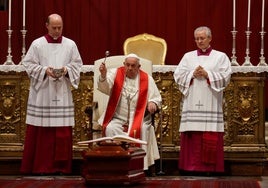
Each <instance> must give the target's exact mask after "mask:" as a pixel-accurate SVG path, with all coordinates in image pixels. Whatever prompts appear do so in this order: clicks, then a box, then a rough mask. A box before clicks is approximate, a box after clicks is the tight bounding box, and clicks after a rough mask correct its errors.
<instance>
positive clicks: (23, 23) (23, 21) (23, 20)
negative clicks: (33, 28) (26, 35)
mask: <svg viewBox="0 0 268 188" xmlns="http://www.w3.org/2000/svg"><path fill="white" fill-rule="evenodd" d="M25 1H26V0H23V12H22V14H23V19H22V26H23V28H25Z"/></svg>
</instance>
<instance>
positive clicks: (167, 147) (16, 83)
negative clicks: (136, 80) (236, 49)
mask: <svg viewBox="0 0 268 188" xmlns="http://www.w3.org/2000/svg"><path fill="white" fill-rule="evenodd" d="M93 74H94V73H93V72H86V73H81V82H80V85H79V88H78V89H73V90H72V92H73V94H74V103H75V122H76V124H75V127H74V129H73V135H74V137H73V142H74V148H75V150H76V151H78V150H81V148H82V147H81V146H79V145H77V144H76V143H77V142H78V141H81V140H87V139H90V138H92V130H91V126H92V124H91V119H90V118H91V117H90V116H89V115H88V113H87V110H88V109H89V108H88V107H90V106H92V105H93V101H92V100H93ZM153 78H154V80H155V82H156V84H157V87H158V89H159V91H160V93H161V96H162V99H163V102H162V109H161V110H162V116H160V115H159V114H157V115H156V127H157V129H156V135H157V139H158V143H159V144H160V128H161V127H162V142H161V146H163V148H164V149H163V151H164V152H173V153H176V152H178V150H179V149H178V148H179V145H180V134H179V123H180V117H181V99H182V95H181V93H180V92H179V90H178V88H177V84H176V83H175V82H174V79H173V72H172V71H170V72H164V73H162V72H154V73H153ZM265 79H266V74H262V73H259V74H258V73H248V74H242V73H241V74H238V73H234V74H233V75H232V78H231V82H230V84H229V85H228V87H227V88H226V89H225V90H224V103H223V111H224V119H225V136H224V141H225V147H226V150H229V149H230V148H231V149H230V150H232V151H233V150H237V147H244V149H245V147H246V149H245V150H249V149H250V148H251V147H258V148H264V147H265V137H264V104H263V95H264V93H263V90H264V81H265ZM0 89H1V92H0V146H1V147H0V148H1V150H3V148H2V146H5V145H9V146H8V148H10V147H11V146H13V145H14V144H15V145H23V142H24V137H25V117H26V107H27V99H28V92H29V79H28V77H27V74H26V73H25V72H8V73H5V72H0ZM161 120H162V121H161ZM160 126H161V127H160ZM6 148H7V147H6Z"/></svg>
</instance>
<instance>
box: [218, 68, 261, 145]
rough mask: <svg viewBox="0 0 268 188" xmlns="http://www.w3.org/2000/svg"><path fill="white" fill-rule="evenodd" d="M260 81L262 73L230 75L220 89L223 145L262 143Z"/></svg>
mask: <svg viewBox="0 0 268 188" xmlns="http://www.w3.org/2000/svg"><path fill="white" fill-rule="evenodd" d="M264 80H265V75H262V74H259V75H258V74H253V73H248V74H233V75H232V80H231V83H230V84H229V86H228V87H227V88H226V89H225V92H224V95H225V96H224V99H225V101H224V104H223V109H224V118H225V138H224V141H225V146H245V145H248V146H247V147H249V146H250V145H251V146H261V147H263V146H264V144H265V139H264V133H263V131H264V129H263V128H264V107H263V90H264ZM249 148H250V147H249Z"/></svg>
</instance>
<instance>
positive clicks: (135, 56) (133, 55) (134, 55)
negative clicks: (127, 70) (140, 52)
mask: <svg viewBox="0 0 268 188" xmlns="http://www.w3.org/2000/svg"><path fill="white" fill-rule="evenodd" d="M129 57H134V58H137V59H138V60H140V58H139V56H137V55H136V54H133V53H131V54H128V55H127V56H126V58H129Z"/></svg>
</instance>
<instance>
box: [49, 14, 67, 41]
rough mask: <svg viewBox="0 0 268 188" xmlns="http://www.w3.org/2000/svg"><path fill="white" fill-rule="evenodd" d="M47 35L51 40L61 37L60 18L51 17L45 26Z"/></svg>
mask: <svg viewBox="0 0 268 188" xmlns="http://www.w3.org/2000/svg"><path fill="white" fill-rule="evenodd" d="M46 27H47V30H48V34H49V35H50V36H51V37H52V38H53V39H55V40H56V39H57V38H59V37H60V36H61V35H62V28H63V24H62V19H61V18H60V17H51V18H50V20H49V23H47V24H46Z"/></svg>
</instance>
